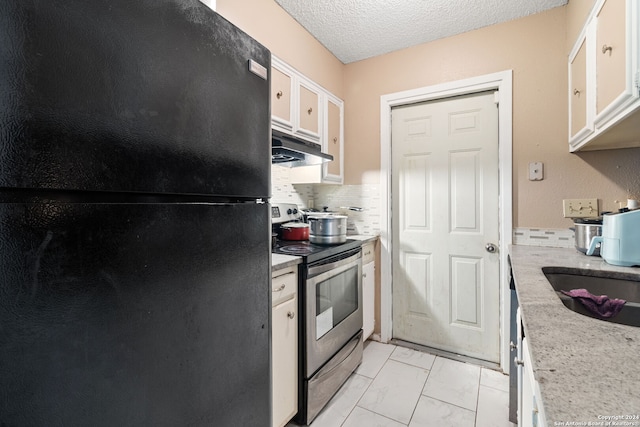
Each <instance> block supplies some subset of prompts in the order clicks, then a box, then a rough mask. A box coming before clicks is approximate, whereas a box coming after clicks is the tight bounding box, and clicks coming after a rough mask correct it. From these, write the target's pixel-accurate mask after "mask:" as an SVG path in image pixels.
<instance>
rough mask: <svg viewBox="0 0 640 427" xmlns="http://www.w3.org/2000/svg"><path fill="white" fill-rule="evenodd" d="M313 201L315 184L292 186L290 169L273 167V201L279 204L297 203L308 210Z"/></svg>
mask: <svg viewBox="0 0 640 427" xmlns="http://www.w3.org/2000/svg"><path fill="white" fill-rule="evenodd" d="M309 200H313V184H295V185H294V184H291V183H290V182H289V169H288V168H285V167H283V166H275V165H271V201H272V202H277V203H295V204H296V205H298V206H299V207H302V208H306V207H308V206H307V203H308V201H309Z"/></svg>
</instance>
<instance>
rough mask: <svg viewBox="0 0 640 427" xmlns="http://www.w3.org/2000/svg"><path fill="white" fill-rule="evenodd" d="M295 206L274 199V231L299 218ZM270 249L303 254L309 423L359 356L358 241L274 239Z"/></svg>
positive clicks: (304, 396) (302, 417) (301, 419)
mask: <svg viewBox="0 0 640 427" xmlns="http://www.w3.org/2000/svg"><path fill="white" fill-rule="evenodd" d="M300 218H301V215H300V213H299V212H298V207H297V206H296V205H292V204H275V203H274V204H272V223H273V227H274V231H276V232H277V231H278V230H277V229H278V225H279V224H282V223H285V222H290V221H292V220H299V219H300ZM273 252H274V253H278V254H284V255H294V256H300V257H302V260H303V262H302V264H300V266H299V277H300V281H299V284H298V286H299V288H298V293H299V295H300V298H299V301H300V307H299V312H300V313H301V315H300V316H299V322H300V324H299V331H300V337H299V342H300V344H299V359H300V363H299V366H300V372H299V379H300V380H299V388H298V394H299V399H298V401H299V407H298V415H297V416H296V418H295V420H296V422H298V423H300V424H309V423H311V421H313V419H314V418H315V417H316V415H318V413H319V412H320V411H321V410H322V408H324V406H325V405H326V404H327V402H328V401H329V400H330V399H331V397H332V396H333V395H334V394H335V392H336V391H338V389H339V388H340V386H341V385H342V384H343V383H344V382H345V381H346V380H347V378H349V375H351V373H352V372H353V371H354V370H355V368H356V367H357V366H358V365H359V364H360V363H361V362H362V349H363V345H362V255H361V242H360V241H357V240H351V239H347V241H346V242H344V243H341V244H337V245H318V244H313V243H309V241H285V240H281V239H278V240H277V242H276V246H275V248H274V249H273Z"/></svg>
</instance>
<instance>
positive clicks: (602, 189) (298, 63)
mask: <svg viewBox="0 0 640 427" xmlns="http://www.w3.org/2000/svg"><path fill="white" fill-rule="evenodd" d="M594 1H595V0H572V1H570V2H569V5H568V6H566V7H560V8H556V9H552V10H550V11H547V12H544V13H541V14H537V15H533V16H530V17H526V18H523V19H519V20H515V21H512V22H507V23H504V24H499V25H494V26H491V27H487V28H483V29H480V30H476V31H471V32H468V33H465V34H461V35H458V36H454V37H449V38H447V39H443V40H438V41H435V42H431V43H426V44H422V45H419V46H416V47H412V48H409V49H404V50H402V51H398V52H393V53H390V54H387V55H383V56H380V57H376V58H371V59H368V60H364V61H360V62H356V63H352V64H348V65H346V66H345V65H343V64H342V63H340V61H338V60H337V59H336V58H335V57H334V56H333V55H332V54H331V53H330V52H328V51H327V50H326V49H325V48H324V47H323V46H322V45H321V44H320V43H319V42H318V41H317V40H316V39H315V38H313V37H312V36H311V35H310V34H309V33H307V32H306V30H304V28H302V27H301V26H300V25H299V24H298V23H297V22H296V21H295V20H294V19H292V18H291V17H290V16H289V15H288V14H287V13H286V12H284V10H282V9H281V8H280V6H278V5H277V4H276V3H275V2H274V1H273V0H218V2H217V4H218V7H217V8H218V12H219V13H220V14H221V15H223V16H224V17H226V18H227V19H228V20H230V21H231V22H233V23H234V24H236V25H237V26H239V27H240V28H242V29H243V30H244V31H246V32H247V33H249V34H250V35H252V36H253V37H254V38H256V39H257V40H259V41H260V42H261V43H263V44H264V45H265V46H267V47H268V48H269V49H270V50H271V51H272V52H273V53H274V54H275V55H277V56H279V57H280V58H282V59H283V60H284V61H286V62H288V63H289V64H291V65H292V66H293V67H295V68H297V69H298V70H300V71H301V72H302V73H304V74H305V75H307V76H308V77H310V78H311V79H313V80H315V81H317V82H318V83H319V84H320V85H322V86H324V87H325V88H326V89H328V90H329V91H331V92H333V93H335V94H336V95H338V96H339V97H341V98H342V99H344V100H345V170H346V175H345V184H360V183H376V184H377V183H378V182H379V170H380V108H379V106H380V96H381V95H384V94H388V93H393V92H398V91H403V90H408V89H415V88H418V87H423V86H429V85H433V84H438V83H443V82H450V81H455V80H459V79H464V78H468V77H474V76H478V75H483V74H488V73H493V72H497V71H503V70H507V69H511V70H513V85H514V86H513V143H514V147H513V167H514V168H513V201H514V226H515V227H540V228H565V227H569V226H570V225H571V221H570V220H567V219H564V218H562V199H564V198H574V197H579V198H581V197H597V198H599V199H601V202H602V207H603V208H604V209H606V210H612V209H614V208H615V206H616V205H615V204H614V203H613V201H614V200H617V199H626V198H627V196H628V195H631V196H634V197H636V198H640V177H639V175H640V174H638V173H637V170H639V168H640V149H627V150H611V151H599V152H589V153H581V154H570V153H569V151H568V143H567V95H566V91H567V57H568V53H569V50H570V49H571V47H572V46H573V43H574V41H575V38H576V37H577V35H578V33H579V32H580V30H581V28H582V23H583V21H584V19H585V18H586V16H587V14H588V12H589V10H590V8H591V6H592V4H593V3H594ZM533 161H542V162H544V164H545V179H544V181H541V182H531V181H529V180H528V179H527V174H528V164H529V162H533Z"/></svg>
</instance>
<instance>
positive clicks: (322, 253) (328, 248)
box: [271, 239, 362, 263]
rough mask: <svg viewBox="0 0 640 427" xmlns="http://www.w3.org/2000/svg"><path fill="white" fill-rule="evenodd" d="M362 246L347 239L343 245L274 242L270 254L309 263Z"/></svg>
mask: <svg viewBox="0 0 640 427" xmlns="http://www.w3.org/2000/svg"><path fill="white" fill-rule="evenodd" d="M360 246H362V242H361V241H360V240H353V239H347V241H346V242H344V243H339V244H336V245H318V244H315V243H311V242H309V241H308V240H280V239H278V240H277V241H276V246H275V247H274V248H273V249H272V251H271V252H273V253H274V254H281V255H292V256H299V257H302V259H303V262H305V263H311V262H315V261H318V260H321V259H323V258H328V257H330V256H333V255H337V254H339V253H341V252H346V251H349V250H351V249H355V248H359V247H360Z"/></svg>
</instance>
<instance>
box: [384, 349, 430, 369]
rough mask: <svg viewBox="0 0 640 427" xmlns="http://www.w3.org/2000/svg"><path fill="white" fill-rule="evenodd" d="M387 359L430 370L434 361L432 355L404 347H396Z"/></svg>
mask: <svg viewBox="0 0 640 427" xmlns="http://www.w3.org/2000/svg"><path fill="white" fill-rule="evenodd" d="M389 358H390V359H392V360H396V361H398V362H402V363H406V364H407V365H412V366H417V367H418V368H423V369H431V366H432V365H433V362H434V360H436V357H435V356H434V355H433V354H429V353H425V352H423V351H417V350H413V349H411V348H405V347H396V349H395V350H393V353H391V356H390V357H389Z"/></svg>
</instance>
